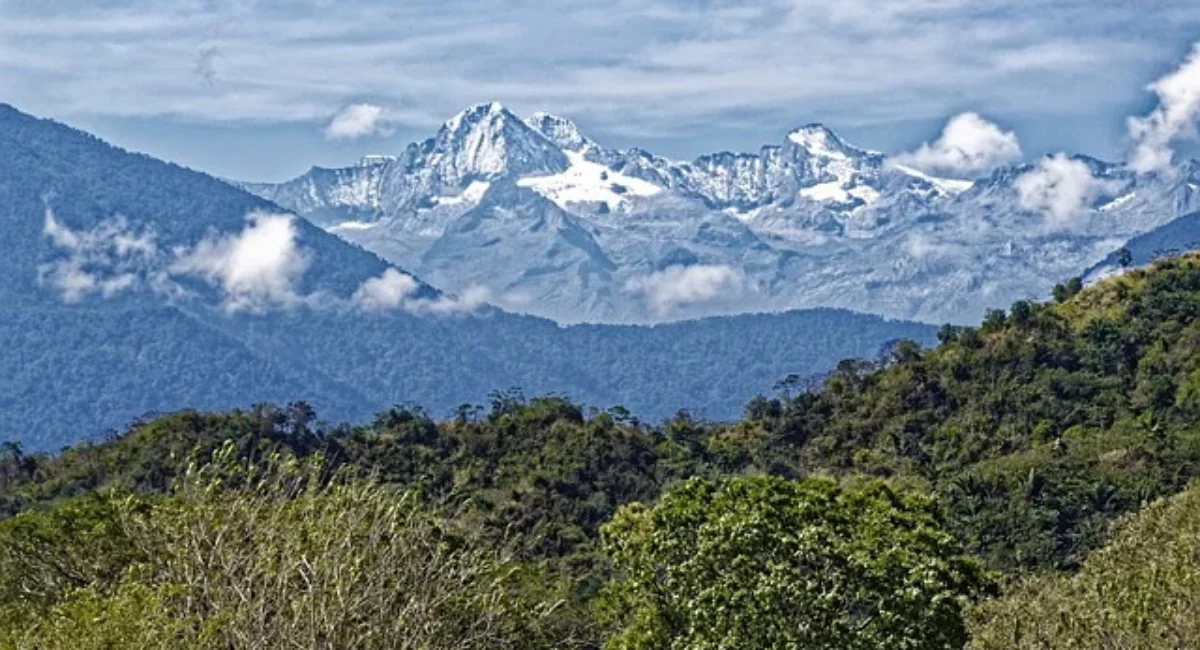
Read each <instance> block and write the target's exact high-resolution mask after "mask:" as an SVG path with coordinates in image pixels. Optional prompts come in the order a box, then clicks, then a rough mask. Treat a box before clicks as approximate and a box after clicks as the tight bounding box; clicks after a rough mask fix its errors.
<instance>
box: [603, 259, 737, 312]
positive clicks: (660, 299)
mask: <svg viewBox="0 0 1200 650" xmlns="http://www.w3.org/2000/svg"><path fill="white" fill-rule="evenodd" d="M625 290H626V292H628V293H630V294H633V295H636V296H641V297H642V298H643V299H644V300H645V301H646V304H647V305H648V306H649V307H650V308H652V309H653V310H654V311H655V312H656V313H658V314H659V315H660V316H663V315H669V314H671V313H673V312H675V311H676V310H678V309H681V308H684V307H689V306H692V305H700V304H704V303H712V302H718V301H731V300H736V299H738V298H740V297H742V296H743V295H744V293H745V290H746V274H745V273H744V272H743V271H742V270H741V269H736V268H733V267H730V266H724V265H714V264H696V265H692V266H672V267H668V268H666V269H663V270H661V271H656V272H654V273H650V274H647V275H644V276H639V277H635V278H632V279H631V280H629V282H628V283H627V284H626V286H625Z"/></svg>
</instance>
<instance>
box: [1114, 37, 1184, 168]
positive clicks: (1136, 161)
mask: <svg viewBox="0 0 1200 650" xmlns="http://www.w3.org/2000/svg"><path fill="white" fill-rule="evenodd" d="M1148 90H1151V91H1153V92H1154V94H1156V95H1158V106H1157V107H1156V108H1155V109H1154V111H1152V112H1151V113H1150V114H1149V115H1147V116H1145V117H1131V118H1129V121H1128V127H1129V135H1130V137H1131V138H1132V139H1133V142H1134V147H1133V153H1132V155H1131V156H1130V158H1129V166H1130V167H1132V168H1133V169H1134V170H1135V171H1138V172H1140V173H1143V174H1149V173H1154V172H1165V171H1168V170H1169V169H1170V168H1171V162H1172V159H1173V158H1174V156H1175V152H1174V151H1173V150H1172V148H1171V145H1172V144H1173V143H1175V142H1176V141H1178V140H1181V139H1193V140H1194V139H1196V135H1197V133H1196V123H1197V121H1200V43H1198V44H1196V45H1195V46H1194V47H1193V48H1192V53H1191V56H1189V57H1188V58H1187V60H1185V61H1184V62H1183V65H1181V66H1179V68H1178V69H1176V70H1175V71H1174V72H1172V73H1171V74H1169V75H1167V76H1165V77H1163V78H1162V79H1159V80H1158V81H1155V82H1154V83H1152V84H1150V86H1149V87H1148Z"/></svg>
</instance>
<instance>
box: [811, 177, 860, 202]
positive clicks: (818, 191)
mask: <svg viewBox="0 0 1200 650" xmlns="http://www.w3.org/2000/svg"><path fill="white" fill-rule="evenodd" d="M800 196H803V197H804V198H806V199H811V200H813V201H837V202H838V203H846V202H847V201H849V200H850V194H849V193H848V192H846V190H845V189H843V188H842V184H841V183H840V182H838V181H834V182H831V183H821V184H819V185H813V186H812V187H806V188H804V189H802V190H800Z"/></svg>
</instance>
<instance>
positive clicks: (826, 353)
mask: <svg viewBox="0 0 1200 650" xmlns="http://www.w3.org/2000/svg"><path fill="white" fill-rule="evenodd" d="M504 129H508V130H510V131H511V133H508V134H506V135H505V137H509V136H510V135H511V136H512V137H514V138H518V137H520V138H524V137H530V134H531V133H532V131H531V130H530V129H529V128H528V127H526V126H525V125H524V124H523V123H517V124H509V125H507V126H504ZM504 129H502V130H501V131H502V132H505V133H507V132H506V131H504ZM464 133H465V132H464ZM534 135H535V136H536V134H534ZM458 137H459V136H455V135H447V138H448V140H454V139H455V138H458ZM463 137H466V138H467V139H470V138H472V137H475V136H471V135H469V134H468V135H466V136H463ZM536 137H540V136H536ZM484 141H485V140H481V141H480V142H484ZM486 142H492V141H491V140H486ZM435 148H436V147H435ZM535 150H536V147H535ZM504 151H505V156H507V157H506V158H505V161H506V162H505V163H504V164H505V165H509V164H514V162H513V161H521V160H526V159H528V157H529V155H531V154H529V150H528V149H525V148H522V146H518V145H513V146H511V147H508V146H506V147H505V148H504ZM476 153H477V154H478V155H476V156H474V157H467V158H465V159H462V160H459V159H457V158H455V159H454V160H453V161H450V158H445V159H444V160H443V163H439V164H444V165H445V167H444V168H441V169H443V171H439V172H438V173H439V174H441V173H443V172H444V170H446V169H449V170H453V172H454V173H456V174H465V177H464V182H467V180H469V179H475V180H469V182H488V181H487V180H479V179H488V178H492V177H491V176H489V174H490V173H491V172H488V171H487V169H488V165H490V164H492V163H491V162H490V161H492V160H493V159H492V158H490V157H489V155H485V153H484V152H483V150H482V149H480V150H478V151H477V152H476ZM440 160H441V159H440ZM554 169H559V168H558V167H553V166H552V167H547V168H545V170H544V171H553V170H554ZM447 173H448V172H447ZM431 178H432V176H431ZM508 187H509V191H513V192H517V193H519V194H521V195H523V196H524V197H525V199H526V200H529V201H532V202H536V203H537V205H539V206H541V207H543V208H544V212H543V213H542V214H543V216H544V220H543V221H544V225H543V226H539V227H537V228H529V229H527V230H526V231H524V232H523V234H522V235H521V238H520V239H518V243H519V244H520V245H521V246H526V247H534V246H536V247H538V250H549V249H555V250H558V251H560V252H559V253H557V256H558V257H559V258H561V259H563V260H572V263H573V264H574V265H575V266H574V268H576V269H585V268H587V269H598V271H597V272H603V271H604V269H605V264H606V263H605V262H604V259H603V254H602V253H599V252H598V251H597V249H596V246H595V245H594V243H593V242H592V240H591V239H590V238H591V237H593V235H592V234H591V233H589V231H587V230H586V229H585V228H584V227H583V226H582V225H581V224H579V223H578V222H577V221H575V220H574V218H573V217H572V216H571V215H569V214H567V213H565V212H563V211H562V210H560V209H559V208H557V206H555V205H554V204H553V203H552V202H549V201H545V200H543V199H540V197H539V196H538V195H536V193H535V192H533V191H532V190H529V189H524V188H519V187H515V186H512V185H510V186H508ZM489 191H491V190H489ZM0 205H2V206H3V211H2V212H0V241H3V242H5V252H6V254H5V255H4V256H0V300H3V301H4V304H5V306H6V308H5V311H4V314H3V316H2V317H0V334H2V335H3V339H0V340H3V341H4V342H5V345H4V346H2V347H0V377H3V379H2V380H0V382H2V383H0V395H2V397H0V408H2V409H3V413H4V414H5V416H6V417H5V418H3V421H0V439H4V440H17V441H20V442H22V443H23V444H25V445H26V446H28V447H31V448H51V447H55V446H58V445H61V444H65V443H70V442H74V441H77V440H80V439H82V438H86V437H89V436H94V435H98V434H100V433H102V432H103V431H105V430H107V429H110V428H116V427H121V426H123V425H125V424H126V423H127V422H128V421H129V420H130V419H131V418H133V417H136V416H138V415H140V414H142V413H143V412H145V411H165V410H174V409H179V408H185V407H193V408H228V407H231V406H235V405H240V406H243V407H244V406H249V405H250V404H252V403H254V402H258V401H267V400H273V401H283V400H294V399H304V400H308V401H310V402H311V403H313V404H314V405H315V406H316V407H317V408H318V409H319V410H320V412H321V413H322V414H323V415H325V416H326V417H329V418H331V419H362V418H366V417H368V416H369V415H370V414H372V413H374V412H375V411H378V410H381V409H383V408H386V407H388V406H390V405H392V404H396V403H405V402H419V403H422V404H425V405H427V406H428V407H429V408H431V409H433V411H434V412H435V413H446V412H448V411H449V410H450V409H452V408H454V407H456V406H458V405H459V404H462V403H466V402H479V401H482V400H484V399H485V398H486V397H487V395H488V394H489V392H491V391H493V390H497V389H506V388H509V387H522V388H524V389H525V390H528V391H530V392H536V393H547V392H556V393H565V394H568V395H570V396H572V397H574V398H576V399H580V400H583V401H585V402H587V403H591V404H596V405H598V406H609V405H613V404H624V405H625V406H627V407H629V408H630V409H632V410H633V411H634V412H635V413H637V414H638V415H640V416H642V417H646V418H658V417H665V416H666V415H669V414H670V413H673V412H674V410H675V409H679V408H690V409H693V410H695V411H696V412H697V413H701V414H704V415H706V416H709V417H714V418H728V417H733V416H735V415H736V414H737V413H738V412H740V409H741V406H742V405H743V404H744V403H745V401H746V400H747V399H748V398H749V397H751V396H752V395H754V394H756V393H758V392H762V391H767V390H770V388H771V386H772V384H773V383H774V382H775V381H776V380H778V379H779V378H781V377H784V376H786V375H788V374H792V373H798V374H802V375H804V374H811V373H820V372H824V371H826V370H828V368H829V367H830V366H831V365H832V364H833V363H835V362H836V361H837V360H838V359H840V358H843V357H847V356H873V355H874V354H875V353H876V351H877V350H878V348H879V346H880V345H881V344H882V343H883V342H885V341H888V340H891V339H896V338H915V339H918V340H923V341H928V340H929V339H930V337H931V335H932V329H931V328H929V327H927V326H922V325H917V324H913V323H902V322H890V321H886V320H884V319H880V318H877V317H871V316H862V315H857V314H851V313H847V312H839V311H814V312H804V313H793V314H777V315H761V316H744V317H739V318H735V319H721V320H715V321H702V322H695V323H681V324H678V325H672V326H671V327H669V328H630V327H580V328H562V327H559V326H558V325H556V324H555V323H553V322H550V321H545V320H540V319H537V318H532V317H527V316H517V315H512V314H507V313H504V312H501V311H499V310H497V309H494V308H491V307H488V306H486V305H483V304H476V303H477V300H478V296H476V297H474V298H472V297H471V296H468V295H464V296H462V297H461V298H455V297H453V296H448V295H444V294H441V293H439V292H438V291H436V290H435V289H433V288H431V287H430V286H428V285H425V284H423V283H420V282H419V281H417V280H415V279H414V278H412V277H411V276H409V275H407V274H406V273H405V272H403V271H401V270H399V269H396V268H395V267H392V266H390V265H389V264H387V263H386V262H384V261H383V260H381V259H379V258H378V257H376V256H375V255H373V254H371V253H368V252H366V251H364V250H362V249H360V248H358V247H355V246H353V245H351V244H348V243H346V242H344V241H343V240H341V239H340V238H338V237H336V236H334V235H332V234H329V233H327V232H325V231H323V230H322V229H320V228H317V227H315V226H313V225H312V224H310V223H308V222H307V221H304V220H302V219H297V218H294V217H290V216H288V215H279V214H276V213H279V212H281V210H282V208H280V207H278V206H276V205H274V204H272V203H270V202H267V201H265V200H263V199H261V198H258V197H255V196H253V195H251V194H249V193H247V192H245V191H242V190H240V189H238V188H235V187H232V186H230V185H228V184H225V183H222V182H220V181H218V180H216V179H213V178H210V177H208V176H205V175H203V174H199V173H196V172H193V171H189V170H186V169H183V168H180V167H177V166H174V165H169V164H166V163H162V162H160V161H156V160H154V159H152V158H150V157H148V156H144V155H138V154H131V153H128V152H125V151H122V150H119V149H116V148H113V147H111V146H109V145H107V144H105V143H103V142H101V141H99V140H97V139H95V138H93V137H91V136H89V135H87V134H85V133H82V132H79V131H75V130H73V129H70V128H68V127H65V126H63V125H60V124H57V123H54V122H50V121H44V120H37V119H35V118H32V117H29V116H27V115H23V114H21V113H19V112H17V111H16V110H15V109H12V108H10V107H4V108H0ZM500 217H501V215H498V214H496V213H495V212H494V211H493V212H486V213H485V212H482V211H481V212H479V213H475V214H473V215H472V214H468V213H464V214H459V215H455V216H454V218H453V220H454V222H455V223H456V224H457V226H456V228H457V230H456V232H457V233H458V234H459V236H461V237H464V238H468V239H469V238H472V237H484V236H490V235H487V233H488V232H489V229H492V228H494V227H495V225H496V224H495V223H494V222H493V220H496V219H499V218H500ZM472 233H475V234H472ZM581 272H582V271H581ZM589 272H590V271H589ZM80 423H85V424H84V425H82V426H83V428H81V424H80Z"/></svg>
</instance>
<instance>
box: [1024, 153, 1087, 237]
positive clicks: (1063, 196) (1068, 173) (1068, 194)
mask: <svg viewBox="0 0 1200 650" xmlns="http://www.w3.org/2000/svg"><path fill="white" fill-rule="evenodd" d="M1015 186H1016V188H1017V193H1018V198H1019V202H1020V205H1021V207H1022V208H1024V209H1026V210H1031V211H1035V212H1041V213H1043V214H1045V215H1046V221H1047V226H1049V227H1051V228H1052V229H1059V228H1064V227H1068V226H1070V225H1072V223H1073V222H1074V221H1075V218H1076V217H1078V216H1080V215H1081V214H1083V213H1084V212H1086V211H1087V209H1088V207H1089V206H1090V205H1091V204H1092V202H1093V201H1095V200H1096V196H1097V195H1098V194H1099V193H1100V191H1101V189H1102V188H1103V184H1102V183H1101V181H1099V180H1098V179H1096V177H1095V176H1093V175H1092V169H1091V168H1090V167H1088V166H1087V164H1086V163H1084V162H1083V161H1080V160H1072V159H1071V158H1070V157H1068V156H1067V154H1065V153H1058V154H1054V155H1053V156H1047V157H1045V158H1042V159H1041V160H1040V161H1038V164H1037V166H1036V167H1034V168H1033V169H1032V170H1031V171H1028V172H1026V173H1024V174H1022V175H1021V176H1020V177H1019V178H1017V180H1016V182H1015Z"/></svg>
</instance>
